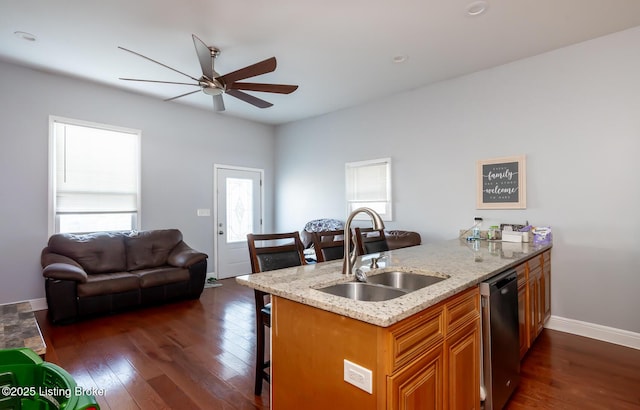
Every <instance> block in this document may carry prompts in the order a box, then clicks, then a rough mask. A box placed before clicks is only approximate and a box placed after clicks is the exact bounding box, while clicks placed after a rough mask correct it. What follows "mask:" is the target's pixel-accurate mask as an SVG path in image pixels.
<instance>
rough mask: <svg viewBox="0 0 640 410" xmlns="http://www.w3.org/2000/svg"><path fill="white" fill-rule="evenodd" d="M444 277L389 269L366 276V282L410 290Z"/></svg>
mask: <svg viewBox="0 0 640 410" xmlns="http://www.w3.org/2000/svg"><path fill="white" fill-rule="evenodd" d="M445 279H446V278H443V277H440V276H431V275H421V274H417V273H413V272H401V271H390V272H383V273H379V274H377V275H371V276H368V277H367V283H373V284H378V285H384V286H391V287H392V288H396V289H404V290H406V291H408V292H411V291H414V290H418V289H422V288H425V287H427V286H429V285H433V284H434V283H438V282H440V281H443V280H445Z"/></svg>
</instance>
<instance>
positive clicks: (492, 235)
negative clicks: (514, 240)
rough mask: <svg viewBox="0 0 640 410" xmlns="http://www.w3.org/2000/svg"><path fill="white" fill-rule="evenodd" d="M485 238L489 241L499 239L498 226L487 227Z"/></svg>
mask: <svg viewBox="0 0 640 410" xmlns="http://www.w3.org/2000/svg"><path fill="white" fill-rule="evenodd" d="M487 239H489V240H491V241H495V240H497V239H500V227H499V226H498V225H492V226H491V227H490V228H489V233H488V234H487Z"/></svg>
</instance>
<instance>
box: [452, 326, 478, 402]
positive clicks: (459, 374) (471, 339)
mask: <svg viewBox="0 0 640 410" xmlns="http://www.w3.org/2000/svg"><path fill="white" fill-rule="evenodd" d="M445 363H446V364H447V372H446V380H445V392H446V394H447V397H446V398H445V400H446V405H445V408H449V409H465V410H467V409H468V410H472V409H480V319H476V320H474V321H473V322H471V323H469V324H468V325H466V326H465V327H463V328H462V329H460V330H458V331H456V332H455V333H454V334H453V335H451V336H450V337H449V338H447V340H446V342H445Z"/></svg>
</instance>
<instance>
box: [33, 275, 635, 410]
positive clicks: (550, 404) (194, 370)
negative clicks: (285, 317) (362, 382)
mask: <svg viewBox="0 0 640 410" xmlns="http://www.w3.org/2000/svg"><path fill="white" fill-rule="evenodd" d="M220 282H221V283H222V285H223V286H222V287H217V288H209V289H205V290H204V292H203V294H202V296H201V297H200V300H196V301H187V302H179V303H174V304H170V305H166V306H161V307H155V308H148V309H142V310H136V311H133V312H128V313H122V314H119V315H113V316H108V317H101V318H96V319H91V320H88V321H84V322H80V323H76V324H72V325H68V326H52V325H50V324H49V322H48V321H47V319H46V312H45V311H41V312H37V313H36V317H37V318H38V322H39V323H40V326H41V329H42V333H43V336H44V337H45V341H46V342H47V356H46V360H47V361H50V362H53V363H56V364H59V365H60V366H62V367H63V368H65V369H66V370H67V371H69V372H70V373H71V375H72V376H73V377H74V379H75V380H76V381H77V382H78V384H79V385H81V386H84V387H87V388H100V389H104V392H105V394H104V396H98V397H97V399H98V402H99V404H100V406H101V408H102V409H114V410H116V409H117V410H121V409H153V410H155V409H197V408H202V409H266V408H269V392H268V388H269V385H268V384H266V383H265V386H264V389H263V393H262V396H260V397H256V396H254V395H253V380H254V354H255V352H254V348H255V347H254V337H255V329H254V309H253V303H254V300H253V291H252V290H251V289H249V288H245V287H242V286H239V285H237V284H236V283H235V280H233V279H226V280H222V281H220ZM639 388H640V351H638V350H634V349H630V348H625V347H621V346H617V345H612V344H607V343H603V342H599V341H595V340H592V339H587V338H583V337H579V336H574V335H570V334H566V333H562V332H556V331H552V330H546V329H545V330H544V331H543V333H542V334H541V335H540V337H539V338H538V341H537V342H536V344H535V345H534V346H533V347H532V349H531V350H530V351H529V353H528V354H527V357H526V358H525V360H524V362H523V366H522V382H521V385H520V387H519V389H518V390H517V391H516V394H515V395H514V397H513V398H512V400H511V401H510V403H509V405H508V409H531V408H540V409H640V389H639ZM338 408H339V406H336V409H338ZM286 410H289V409H286ZM296 410H297V409H296Z"/></svg>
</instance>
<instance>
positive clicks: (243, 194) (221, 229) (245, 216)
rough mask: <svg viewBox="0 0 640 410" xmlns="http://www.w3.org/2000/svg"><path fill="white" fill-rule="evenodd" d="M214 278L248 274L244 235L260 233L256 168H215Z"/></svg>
mask: <svg viewBox="0 0 640 410" xmlns="http://www.w3.org/2000/svg"><path fill="white" fill-rule="evenodd" d="M214 173H215V180H216V195H217V198H216V251H217V252H216V276H217V277H218V279H224V278H230V277H234V276H238V275H246V274H247V273H251V262H250V260H249V249H248V247H247V234H248V233H260V232H262V175H263V171H262V170H258V169H247V168H234V167H224V166H216V167H215V171H214Z"/></svg>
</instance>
